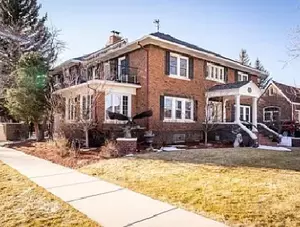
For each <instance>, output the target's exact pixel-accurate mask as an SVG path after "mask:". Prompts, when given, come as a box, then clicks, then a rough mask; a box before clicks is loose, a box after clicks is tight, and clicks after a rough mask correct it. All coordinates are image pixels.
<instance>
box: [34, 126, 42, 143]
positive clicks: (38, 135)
mask: <svg viewBox="0 0 300 227" xmlns="http://www.w3.org/2000/svg"><path fill="white" fill-rule="evenodd" d="M34 132H35V137H36V141H37V142H40V141H42V140H43V139H44V136H43V134H44V133H43V130H41V128H40V125H39V123H38V122H34Z"/></svg>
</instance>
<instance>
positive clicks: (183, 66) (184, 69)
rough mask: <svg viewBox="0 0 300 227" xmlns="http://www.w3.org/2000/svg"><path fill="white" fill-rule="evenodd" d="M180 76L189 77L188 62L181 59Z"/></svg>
mask: <svg viewBox="0 0 300 227" xmlns="http://www.w3.org/2000/svg"><path fill="white" fill-rule="evenodd" d="M180 76H184V77H187V60H186V59H182V58H181V59H180Z"/></svg>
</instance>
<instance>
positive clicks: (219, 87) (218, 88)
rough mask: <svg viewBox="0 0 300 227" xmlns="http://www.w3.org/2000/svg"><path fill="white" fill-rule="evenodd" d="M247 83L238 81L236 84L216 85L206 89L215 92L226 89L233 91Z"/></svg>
mask: <svg viewBox="0 0 300 227" xmlns="http://www.w3.org/2000/svg"><path fill="white" fill-rule="evenodd" d="M248 83H249V81H239V82H236V83H230V84H218V85H215V86H213V87H211V88H209V89H208V91H217V90H226V89H235V88H240V87H243V86H244V85H246V84H248Z"/></svg>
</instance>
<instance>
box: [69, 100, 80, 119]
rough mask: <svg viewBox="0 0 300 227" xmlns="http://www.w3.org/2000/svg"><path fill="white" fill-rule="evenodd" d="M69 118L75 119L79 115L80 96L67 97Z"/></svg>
mask: <svg viewBox="0 0 300 227" xmlns="http://www.w3.org/2000/svg"><path fill="white" fill-rule="evenodd" d="M67 102H68V103H67V119H68V120H69V121H75V120H77V119H78V117H79V114H78V113H79V108H80V96H77V97H75V98H69V99H67Z"/></svg>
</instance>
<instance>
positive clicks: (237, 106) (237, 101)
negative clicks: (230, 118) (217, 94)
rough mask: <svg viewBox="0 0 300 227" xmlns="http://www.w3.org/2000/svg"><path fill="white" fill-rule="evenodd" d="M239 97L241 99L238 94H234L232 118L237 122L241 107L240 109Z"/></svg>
mask: <svg viewBox="0 0 300 227" xmlns="http://www.w3.org/2000/svg"><path fill="white" fill-rule="evenodd" d="M240 99H241V96H240V95H236V96H235V118H234V122H236V123H238V122H240V116H241V113H240V111H241V109H240V105H241V103H240Z"/></svg>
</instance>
